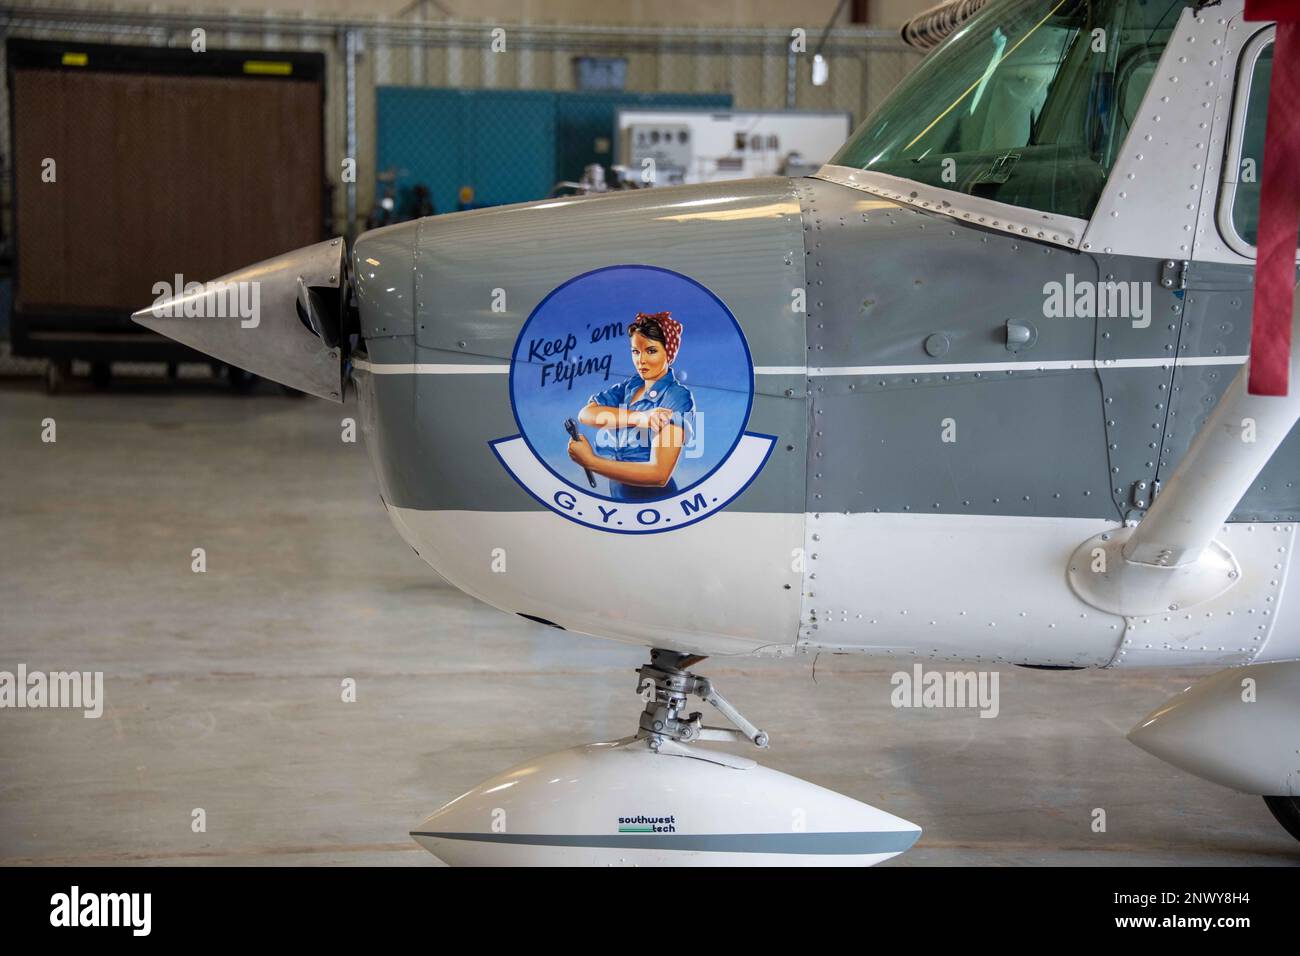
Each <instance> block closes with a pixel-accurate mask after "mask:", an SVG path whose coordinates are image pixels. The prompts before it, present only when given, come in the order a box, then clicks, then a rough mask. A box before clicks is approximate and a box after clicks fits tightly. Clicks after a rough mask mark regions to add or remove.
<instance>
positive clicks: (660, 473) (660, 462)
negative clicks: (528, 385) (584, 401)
mask: <svg viewBox="0 0 1300 956" xmlns="http://www.w3.org/2000/svg"><path fill="white" fill-rule="evenodd" d="M588 407H589V408H590V407H592V406H588ZM615 410H616V411H617V409H615ZM663 411H667V410H666V409H662V408H657V409H654V411H653V412H647V413H642V412H631V413H630V414H631V415H641V414H646V415H653V414H654V413H656V412H663ZM669 415H670V416H671V412H670V413H669ZM588 424H591V423H588ZM682 437H683V432H682V426H680V425H672V424H669V425H664V426H663V427H661V428H660V429H658V431H656V432H655V437H654V443H653V444H652V445H651V446H650V460H649V461H614V460H613V459H611V458H603V457H601V456H600V455H597V454H596V452H595V450H594V449H593V448H592V447H591V444H590V442H588V441H587V439H586V438H585V437H579V439H578V440H577V441H571V442H569V457H570V458H572V459H573V460H574V461H576V462H577V463H578V464H579V465H581V466H582V467H583V468H590V469H591V470H592V471H594V472H595V473H596V474H598V475H604V476H605V477H606V478H609V479H610V480H612V481H618V482H622V483H623V484H625V485H639V486H641V487H644V488H662V487H663V486H664V485H666V484H668V482H669V481H671V480H672V477H673V469H675V468H676V467H677V459H678V458H679V457H681V453H682Z"/></svg>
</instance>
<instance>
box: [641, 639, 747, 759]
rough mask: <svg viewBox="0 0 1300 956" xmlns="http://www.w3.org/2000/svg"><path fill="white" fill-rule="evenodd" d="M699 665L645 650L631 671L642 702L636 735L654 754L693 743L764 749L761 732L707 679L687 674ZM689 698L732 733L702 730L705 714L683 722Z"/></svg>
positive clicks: (695, 659) (656, 650)
mask: <svg viewBox="0 0 1300 956" xmlns="http://www.w3.org/2000/svg"><path fill="white" fill-rule="evenodd" d="M702 660H704V658H703V657H699V656H692V655H690V654H678V653H676V652H675V651H665V650H660V649H659V648H654V649H653V650H651V651H650V663H649V664H644V665H642V666H641V667H638V668H637V671H636V672H637V674H639V675H640V678H639V680H638V681H637V688H636V692H637V693H638V694H640V695H641V696H642V699H643V700H645V702H646V705H645V710H644V711H642V712H641V721H640V729H638V730H637V733H636V735H637V736H638V737H641V738H648V740H649V744H650V749H651V750H653V751H655V752H656V753H657V752H659V751H661V750H662V749H663V748H664V745H665V744H666V743H670V742H671V743H678V744H686V743H693V742H694V741H697V740H723V741H732V740H748V741H749V742H750V743H752V744H753V745H754V746H755V747H758V748H760V749H763V748H766V747H767V745H768V737H767V734H766V733H764V732H763V731H761V730H759V729H758V728H757V727H755V726H754V725H753V724H751V723H750V722H749V721H748V720H746V719H745V716H744V715H743V714H742V713H741V712H740V711H738V710H736V708H735V707H733V706H732V705H731V703H730V702H729V701H728V700H727V699H726V698H725V697H723V696H722V694H720V693H718V689H717V688H716V687H715V686H714V685H713V682H712V681H711V680H709V679H708V678H707V677H700V676H698V675H696V674H692V673H691V672H690V671H688V670H686V668H687V667H690V666H691V665H692V664H698V663H699V662H700V661H702ZM692 694H694V695H695V696H697V697H700V698H702V699H704V700H705V701H707V702H708V703H710V704H712V705H713V706H714V707H716V708H717V709H718V710H719V711H720V712H721V713H722V716H723V717H726V718H727V720H729V721H731V722H732V723H733V724H734V725H735V728H736V729H734V730H732V729H731V728H728V727H705V726H704V724H703V723H702V722H701V721H702V720H703V717H704V715H703V714H701V713H700V712H699V711H695V712H694V713H692V714H690V715H688V716H685V717H683V716H682V712H683V711H684V710H685V709H686V705H687V704H688V703H689V698H690V696H691V695H692Z"/></svg>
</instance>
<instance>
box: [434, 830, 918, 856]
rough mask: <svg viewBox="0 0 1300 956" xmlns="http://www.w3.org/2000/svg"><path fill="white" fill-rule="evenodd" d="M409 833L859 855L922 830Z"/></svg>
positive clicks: (890, 849)
mask: <svg viewBox="0 0 1300 956" xmlns="http://www.w3.org/2000/svg"><path fill="white" fill-rule="evenodd" d="M411 836H413V837H421V836H422V837H431V838H433V839H439V840H462V841H467V842H472V843H500V844H507V845H517V846H562V847H591V848H593V849H595V848H599V849H618V850H681V851H697V852H704V853H781V854H807V855H811V856H862V855H867V854H873V853H902V852H903V851H904V850H907V849H909V848H910V847H911V846H912V844H914V843H915V842H916V841H917V839H918V838H919V837H920V836H921V831H920V830H880V831H877V832H869V833H852V832H849V833H700V834H687V833H645V834H618V835H599V834H592V835H585V834H584V835H577V836H561V835H558V834H556V835H552V834H532V833H430V832H425V831H419V830H417V831H412V833H411Z"/></svg>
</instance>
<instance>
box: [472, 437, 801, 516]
mask: <svg viewBox="0 0 1300 956" xmlns="http://www.w3.org/2000/svg"><path fill="white" fill-rule="evenodd" d="M775 443H776V439H775V438H774V437H773V436H771V435H759V434H756V433H754V432H745V434H744V435H742V436H741V438H740V441H739V442H738V443H737V444H736V447H735V448H734V449H733V450H732V452H731V454H730V455H729V456H727V459H726V461H724V462H723V463H722V464H721V465H719V466H718V468H717V469H716V470H715V471H714V472H713V474H711V475H709V477H707V478H705V479H704V480H703V481H702V482H700V483H698V484H696V485H694V486H692V487H691V488H690V489H689V490H687V491H682V492H678V493H677V494H675V495H672V496H670V497H667V498H664V499H662V500H660V501H611V500H609V499H608V498H601V497H597V496H596V495H591V494H588V493H586V492H585V491H581V490H579V489H577V488H575V487H574V486H572V485H570V484H567V483H566V482H563V481H561V480H560V479H559V478H557V477H556V476H555V475H553V474H552V473H551V471H550V470H549V469H548V468H547V467H546V466H545V465H543V464H542V463H541V462H540V461H539V460H538V459H537V456H536V455H534V454H533V452H532V449H531V448H529V447H528V443H527V442H525V441H524V439H523V436H521V435H515V436H514V437H513V438H501V439H498V440H497V441H495V442H492V450H493V451H494V452H496V455H497V457H498V458H500V459H501V464H503V465H505V467H506V470H507V471H509V472H510V474H511V476H512V477H513V478H514V479H515V481H517V482H519V483H520V484H521V485H523V486H524V488H526V489H527V490H528V492H529V494H531V495H532V496H533V497H534V498H536V499H537V500H538V501H540V502H541V503H542V504H544V505H546V507H548V508H550V509H551V510H552V511H554V512H556V513H557V514H559V515H562V516H564V517H565V518H568V519H569V520H571V521H576V522H578V523H579V524H585V525H587V526H588V527H591V528H596V529H598V530H600V531H614V532H618V533H620V534H647V533H654V532H657V531H672V530H673V529H675V528H683V527H685V526H687V525H689V524H694V523H695V522H696V521H700V520H702V519H704V518H707V517H708V516H709V515H711V514H713V513H714V512H717V511H720V510H721V509H722V508H723V507H725V506H726V505H727V504H728V503H729V502H730V501H731V500H732V499H733V498H735V497H736V496H737V495H739V494H740V493H741V492H742V491H744V490H745V488H746V486H748V485H749V483H750V482H751V481H753V480H754V477H755V476H756V475H757V474H758V473H759V471H760V470H762V468H763V464H764V462H766V461H767V456H768V455H770V454H771V453H772V446H773V445H774V444H775Z"/></svg>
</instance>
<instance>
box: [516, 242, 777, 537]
mask: <svg viewBox="0 0 1300 956" xmlns="http://www.w3.org/2000/svg"><path fill="white" fill-rule="evenodd" d="M753 395H754V369H753V363H752V360H751V358H750V353H749V346H748V344H747V343H746V342H745V336H744V334H743V333H742V332H741V329H740V325H739V324H738V323H737V322H736V319H735V317H734V316H733V315H732V314H731V312H730V311H729V310H728V309H727V307H726V306H725V305H724V304H723V303H722V302H721V300H719V299H718V297H717V296H715V295H714V294H713V293H712V292H710V291H709V290H708V289H706V288H705V287H704V286H702V285H700V284H699V283H698V282H696V281H695V280H693V279H691V278H689V277H687V276H684V275H682V274H681V273H678V272H673V271H671V270H668V269H661V268H657V267H654V266H643V265H624V266H611V267H609V268H605V269H598V270H596V271H594V272H588V273H585V274H583V275H580V276H577V277H575V278H573V279H570V280H569V281H567V282H565V283H564V284H562V285H560V286H559V287H558V288H556V289H554V290H553V291H552V292H551V293H550V294H549V295H548V296H547V297H546V298H545V299H543V300H542V301H541V303H539V304H538V306H537V308H536V309H534V310H533V312H532V314H531V315H530V316H529V317H528V320H527V321H526V322H525V323H524V326H523V328H522V329H521V330H520V333H519V338H518V340H517V341H516V343H515V349H514V354H513V356H512V359H511V364H510V401H511V405H512V407H513V409H514V415H515V420H516V422H517V423H518V425H519V431H520V434H519V435H518V436H515V437H514V438H513V439H500V440H498V441H497V442H493V443H492V444H493V449H494V451H496V453H497V455H498V457H499V458H501V460H502V463H503V464H504V465H505V466H506V467H507V468H508V469H509V470H510V472H511V474H513V475H514V477H515V478H516V480H518V481H519V482H520V483H521V484H523V485H524V487H525V488H527V489H528V491H529V492H530V493H531V494H533V496H534V497H536V498H537V499H538V500H539V501H541V502H542V503H543V504H545V505H547V507H549V508H551V509H553V510H556V511H559V512H560V513H561V514H563V515H565V517H569V518H572V519H573V520H576V521H579V522H581V523H584V524H588V525H591V526H593V527H598V528H601V529H602V530H611V531H625V532H628V531H631V532H639V531H663V530H669V529H670V528H671V527H682V526H684V525H686V524H689V523H692V522H693V521H696V520H699V519H700V518H702V517H704V516H706V515H707V514H709V513H712V512H713V511H714V510H716V509H718V508H720V507H721V506H722V505H724V504H726V503H727V501H730V500H731V499H732V498H734V497H735V496H736V495H737V494H739V492H740V491H741V490H743V488H744V486H745V485H746V484H747V483H748V482H749V480H750V479H752V478H753V476H754V474H756V473H757V471H758V469H759V468H761V467H762V464H763V462H764V461H766V458H767V454H768V453H770V451H771V438H770V436H755V435H747V434H746V432H745V425H746V423H747V421H748V419H749V413H750V409H751V406H752V404H753ZM746 438H752V439H754V440H755V441H754V442H751V443H750V444H751V445H752V447H749V448H747V449H746V454H743V455H737V452H738V450H739V449H741V448H742V447H743V446H744V445H745V442H744V441H743V439H746ZM507 442H513V444H506V443H507ZM524 452H527V453H528V457H530V458H531V459H532V461H528V460H527V459H526V458H525V457H524ZM737 457H739V458H740V459H742V460H741V461H739V462H737V463H736V464H735V465H734V466H731V465H729V462H732V461H733V460H734V459H735V458H737ZM537 466H540V468H538V467H537ZM606 503H607V504H606Z"/></svg>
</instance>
